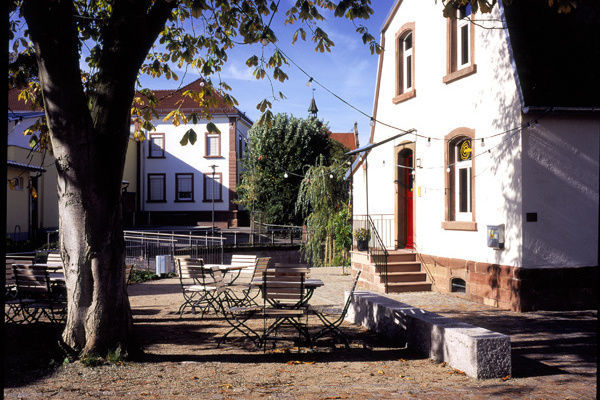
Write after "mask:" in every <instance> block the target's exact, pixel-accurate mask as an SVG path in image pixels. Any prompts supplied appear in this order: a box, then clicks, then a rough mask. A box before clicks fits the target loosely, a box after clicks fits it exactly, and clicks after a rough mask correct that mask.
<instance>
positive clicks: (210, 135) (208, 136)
mask: <svg viewBox="0 0 600 400" xmlns="http://www.w3.org/2000/svg"><path fill="white" fill-rule="evenodd" d="M211 140H215V141H216V143H217V144H216V153H215V154H213V153H212V152H211V149H210V142H211ZM205 142H206V155H205V157H220V156H221V135H220V134H219V133H206V135H205Z"/></svg>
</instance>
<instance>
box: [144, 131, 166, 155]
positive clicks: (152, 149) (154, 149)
mask: <svg viewBox="0 0 600 400" xmlns="http://www.w3.org/2000/svg"><path fill="white" fill-rule="evenodd" d="M148 146H149V149H148V158H164V157H165V134H164V133H151V134H150V140H149V141H148Z"/></svg>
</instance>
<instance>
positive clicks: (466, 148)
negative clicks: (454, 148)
mask: <svg viewBox="0 0 600 400" xmlns="http://www.w3.org/2000/svg"><path fill="white" fill-rule="evenodd" d="M472 152H473V149H472V148H471V139H466V140H463V142H462V143H461V144H460V160H461V161H465V160H470V159H471V153H472Z"/></svg>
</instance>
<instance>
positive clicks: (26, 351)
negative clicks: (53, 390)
mask: <svg viewBox="0 0 600 400" xmlns="http://www.w3.org/2000/svg"><path fill="white" fill-rule="evenodd" d="M61 332H62V327H59V326H56V325H52V324H50V323H46V322H38V323H35V324H22V325H20V324H5V325H4V365H3V366H4V382H3V383H4V387H20V386H23V385H27V384H28V383H30V382H32V381H36V380H38V379H42V378H44V377H46V376H48V375H51V374H52V373H53V372H54V370H55V369H56V368H57V367H58V366H60V365H61V364H62V362H63V361H64V359H65V357H66V354H65V353H64V351H63V350H62V349H61V348H60V347H59V345H58V340H59V338H60V335H61Z"/></svg>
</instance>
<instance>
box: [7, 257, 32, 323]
mask: <svg viewBox="0 0 600 400" xmlns="http://www.w3.org/2000/svg"><path fill="white" fill-rule="evenodd" d="M13 264H23V265H31V264H32V261H31V260H26V259H12V258H7V259H6V264H5V265H6V267H5V268H6V270H5V277H6V280H5V281H4V282H5V283H4V320H5V321H6V322H15V323H22V322H24V321H25V319H24V317H23V311H22V309H21V302H20V301H19V298H18V296H17V284H16V282H15V272H14V270H13Z"/></svg>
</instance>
